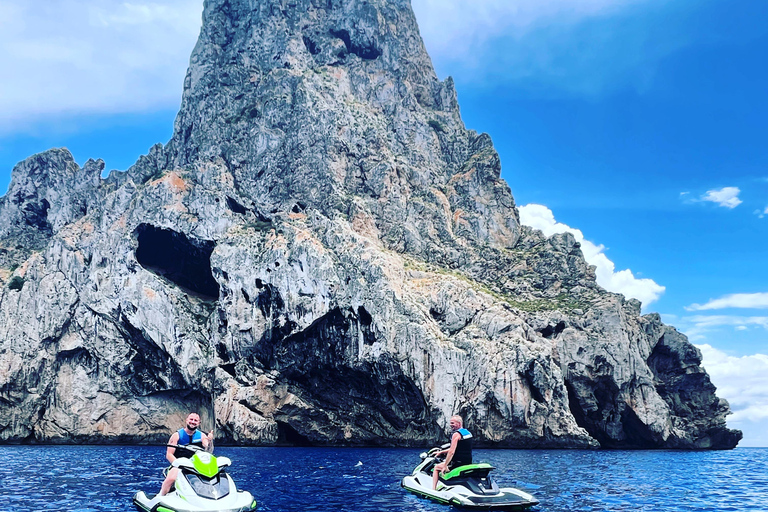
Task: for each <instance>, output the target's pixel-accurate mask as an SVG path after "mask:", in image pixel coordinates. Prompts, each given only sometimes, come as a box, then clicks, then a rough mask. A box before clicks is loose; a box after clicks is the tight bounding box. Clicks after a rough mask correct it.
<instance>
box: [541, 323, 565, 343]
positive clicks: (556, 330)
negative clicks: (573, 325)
mask: <svg viewBox="0 0 768 512" xmlns="http://www.w3.org/2000/svg"><path fill="white" fill-rule="evenodd" d="M564 330H565V322H563V321H560V322H558V323H557V325H555V326H552V325H548V326H546V327H545V328H544V329H542V330H540V331H539V333H541V335H542V336H543V337H545V338H548V339H552V338H557V336H558V335H559V334H560V333H561V332H563V331H564Z"/></svg>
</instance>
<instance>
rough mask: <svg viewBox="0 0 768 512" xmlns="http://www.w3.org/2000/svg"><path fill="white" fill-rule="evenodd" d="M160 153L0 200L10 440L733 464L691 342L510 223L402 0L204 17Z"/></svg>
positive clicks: (560, 246)
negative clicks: (212, 438) (205, 432)
mask: <svg viewBox="0 0 768 512" xmlns="http://www.w3.org/2000/svg"><path fill="white" fill-rule="evenodd" d="M203 16H204V20H203V28H202V31H201V34H200V39H199V41H198V44H197V46H196V47H195V50H194V52H193V54H192V57H191V59H190V67H189V71H188V73H187V77H186V80H185V84H184V96H183V103H182V107H181V111H180V112H179V115H178V117H177V120H176V125H175V132H174V135H173V138H172V139H171V141H170V142H169V143H168V144H167V145H166V146H164V147H163V146H161V145H157V146H155V147H153V148H152V149H151V151H150V152H149V154H148V155H146V156H144V157H142V158H140V159H139V161H138V162H137V163H136V164H135V165H134V166H133V167H132V168H131V169H129V170H128V171H127V172H125V173H119V172H112V173H111V174H110V176H109V177H108V178H106V179H102V178H101V177H100V175H101V172H102V169H103V163H102V162H101V161H88V162H87V163H86V164H85V166H84V167H83V168H80V167H79V166H78V165H77V164H76V163H75V162H74V161H73V159H72V156H71V155H70V154H69V152H68V151H66V150H64V149H54V150H50V151H48V152H45V153H42V154H39V155H35V156H33V157H30V158H29V159H27V160H25V161H24V162H21V163H20V164H19V165H18V166H16V168H14V170H13V177H12V182H11V185H10V188H9V191H8V193H7V194H6V195H5V196H4V197H3V198H2V199H0V283H1V284H2V288H1V291H0V293H1V295H0V440H1V441H4V442H54V443H66V442H115V441H120V442H154V441H158V442H161V441H164V440H165V439H167V436H168V435H169V433H170V431H171V430H172V429H175V428H178V427H179V426H180V425H181V424H182V421H183V417H184V415H185V414H186V412H187V411H189V410H198V411H200V412H201V414H202V416H203V423H204V424H203V428H207V429H209V428H214V427H215V428H216V429H217V432H218V433H217V436H218V438H219V439H220V440H222V441H226V442H231V443H238V444H266V445H271V444H335V445H345V444H348V445H353V444H355V445H357V444H365V445H402V446H414V445H426V444H429V443H433V442H435V441H436V440H438V439H440V438H441V437H442V435H443V432H444V429H445V427H446V425H447V420H448V418H449V416H450V415H451V414H452V413H454V412H458V413H461V414H463V415H464V416H465V418H466V420H467V423H468V425H469V426H470V427H471V428H472V430H473V432H474V433H475V436H476V438H477V439H478V442H479V443H481V444H485V445H493V446H516V447H597V446H603V447H610V448H693V449H701V448H731V447H733V446H735V444H736V443H737V442H738V440H739V439H740V437H741V433H740V432H738V431H734V430H728V429H727V428H726V425H725V416H726V414H727V413H728V404H727V403H726V402H725V401H724V400H721V399H718V397H717V396H716V395H715V388H714V386H713V385H712V384H711V383H710V381H709V378H708V376H707V374H706V373H705V372H704V370H703V369H702V368H701V365H700V363H701V356H700V354H699V352H698V351H697V350H696V348H695V347H693V346H692V345H691V344H690V343H688V341H687V340H686V339H685V337H684V336H683V335H682V334H680V333H678V332H677V331H676V330H674V329H673V328H671V327H669V326H665V325H664V324H662V323H661V321H660V319H659V317H658V315H645V316H641V315H640V304H639V303H638V302H637V301H634V300H625V299H624V298H623V297H622V296H620V295H616V294H611V293H608V292H606V291H605V290H602V289H601V288H600V287H598V286H597V285H596V283H595V275H594V270H593V268H591V267H590V266H588V265H587V264H586V262H585V261H584V258H583V256H582V254H581V251H580V249H579V244H578V243H577V242H576V241H575V240H574V239H573V237H571V236H569V235H556V236H553V237H551V238H549V239H546V238H544V237H543V236H542V235H541V234H540V233H538V232H533V231H531V230H530V229H528V228H524V227H521V226H520V224H519V220H518V213H517V210H516V209H515V203H514V199H513V197H512V194H511V192H510V189H509V187H508V186H507V184H506V183H505V182H504V181H503V180H501V179H500V177H499V176H500V163H499V158H498V155H497V154H496V151H495V150H494V148H493V145H492V142H491V140H490V138H489V137H488V135H486V134H477V133H475V132H473V131H471V130H467V129H466V128H465V127H464V125H463V123H462V121H461V117H460V115H459V107H458V104H457V102H456V93H455V91H454V89H453V83H452V81H451V80H450V79H447V80H445V81H440V80H439V79H438V78H437V77H436V75H435V73H434V71H433V69H432V65H431V62H430V59H429V56H428V55H427V53H426V51H425V49H424V46H423V44H422V41H421V38H420V36H419V34H418V28H417V26H416V21H415V19H414V16H413V13H412V11H411V8H410V4H409V3H408V2H407V1H405V0H389V1H387V0H371V1H362V0H344V1H340V0H322V1H319V0H311V1H310V0H294V1H291V2H287V1H284V0H281V1H278V0H269V1H267V0H265V1H260V2H250V1H245V0H209V1H207V2H206V4H205V10H204V14H203Z"/></svg>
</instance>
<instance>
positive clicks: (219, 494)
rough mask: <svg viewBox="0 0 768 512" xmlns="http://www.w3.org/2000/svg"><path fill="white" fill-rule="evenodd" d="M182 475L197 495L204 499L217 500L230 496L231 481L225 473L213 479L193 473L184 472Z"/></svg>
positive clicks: (222, 472)
mask: <svg viewBox="0 0 768 512" xmlns="http://www.w3.org/2000/svg"><path fill="white" fill-rule="evenodd" d="M182 474H183V475H184V477H185V478H186V479H187V481H188V482H189V485H191V486H192V489H193V490H194V491H195V493H196V494H197V495H198V496H200V497H202V498H210V499H212V500H217V499H219V498H223V497H225V496H227V495H228V494H229V479H228V478H227V477H226V474H227V473H226V472H225V471H221V472H220V473H219V474H217V475H215V476H213V478H205V477H204V476H201V475H198V474H196V473H193V472H191V471H182Z"/></svg>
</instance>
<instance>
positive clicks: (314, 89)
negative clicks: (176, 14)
mask: <svg viewBox="0 0 768 512" xmlns="http://www.w3.org/2000/svg"><path fill="white" fill-rule="evenodd" d="M167 153H168V155H169V161H170V162H172V163H173V165H176V166H189V165H194V164H195V163H196V162H201V161H212V160H214V159H216V158H221V159H223V161H224V162H226V165H227V167H228V168H229V169H230V171H231V172H232V173H233V175H234V177H235V183H236V186H237V189H238V191H239V192H240V193H241V194H242V195H243V196H245V197H247V198H248V199H249V206H253V207H254V208H256V209H257V210H258V211H259V212H261V213H262V214H263V215H267V216H268V215H270V214H273V213H277V212H288V211H290V209H291V208H293V207H294V205H296V204H301V205H303V206H304V207H311V208H313V209H316V210H319V211H321V212H322V213H323V214H324V215H326V216H333V215H337V214H340V215H342V216H345V217H347V218H355V217H356V218H358V219H362V220H361V222H367V223H370V224H372V226H373V227H375V230H376V232H377V237H378V238H380V239H381V240H382V241H383V242H384V243H385V245H386V246H387V247H390V248H393V249H395V250H398V251H405V252H410V253H414V254H416V255H418V256H420V257H423V258H426V259H430V260H436V261H446V260H450V259H451V255H450V254H449V253H448V251H449V250H450V249H452V248H457V247H461V246H463V245H466V244H467V243H470V244H480V245H485V244H491V245H494V246H497V247H512V246H514V244H515V242H516V240H517V238H518V236H519V225H518V217H517V213H516V211H515V209H514V200H513V198H512V195H511V193H510V191H509V187H508V186H507V185H506V183H504V182H503V181H502V180H501V179H500V178H499V174H500V164H499V159H498V155H497V154H496V152H495V150H494V149H493V145H492V144H491V141H490V139H489V138H488V137H487V136H486V135H480V136H478V135H477V134H475V133H474V132H471V131H467V130H466V129H465V128H464V126H463V124H462V121H461V118H460V116H459V110H458V106H457V103H456V93H455V91H454V89H453V84H452V81H451V80H447V81H445V82H440V81H439V80H438V79H437V77H436V75H435V73H434V70H433V69H432V64H431V61H430V59H429V56H428V55H427V53H426V50H425V49H424V45H423V43H422V41H421V38H420V36H419V33H418V28H417V25H416V21H415V19H414V16H413V12H412V11H411V9H410V5H409V4H408V2H404V1H396V2H392V1H357V0H353V1H328V2H326V1H310V0H299V1H296V2H283V1H269V2H258V3H253V2H248V1H229V0H227V1H218V0H213V1H208V2H206V4H205V10H204V13H203V27H202V30H201V34H200V40H199V42H198V44H197V46H196V47H195V49H194V52H193V54H192V58H191V60H190V67H189V71H188V72H187V77H186V80H185V84H184V95H183V101H182V107H181V111H180V112H179V115H178V118H177V120H176V125H175V131H174V135H173V139H172V140H171V142H170V144H169V146H168V150H167ZM365 219H369V220H367V221H366V220H365ZM454 250H455V249H454Z"/></svg>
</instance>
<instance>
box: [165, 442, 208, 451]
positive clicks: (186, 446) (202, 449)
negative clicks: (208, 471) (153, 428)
mask: <svg viewBox="0 0 768 512" xmlns="http://www.w3.org/2000/svg"><path fill="white" fill-rule="evenodd" d="M165 446H167V447H168V448H184V449H185V450H189V451H191V452H204V451H206V450H205V448H200V447H199V446H195V445H193V444H188V445H185V446H181V445H178V444H166V445H165Z"/></svg>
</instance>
